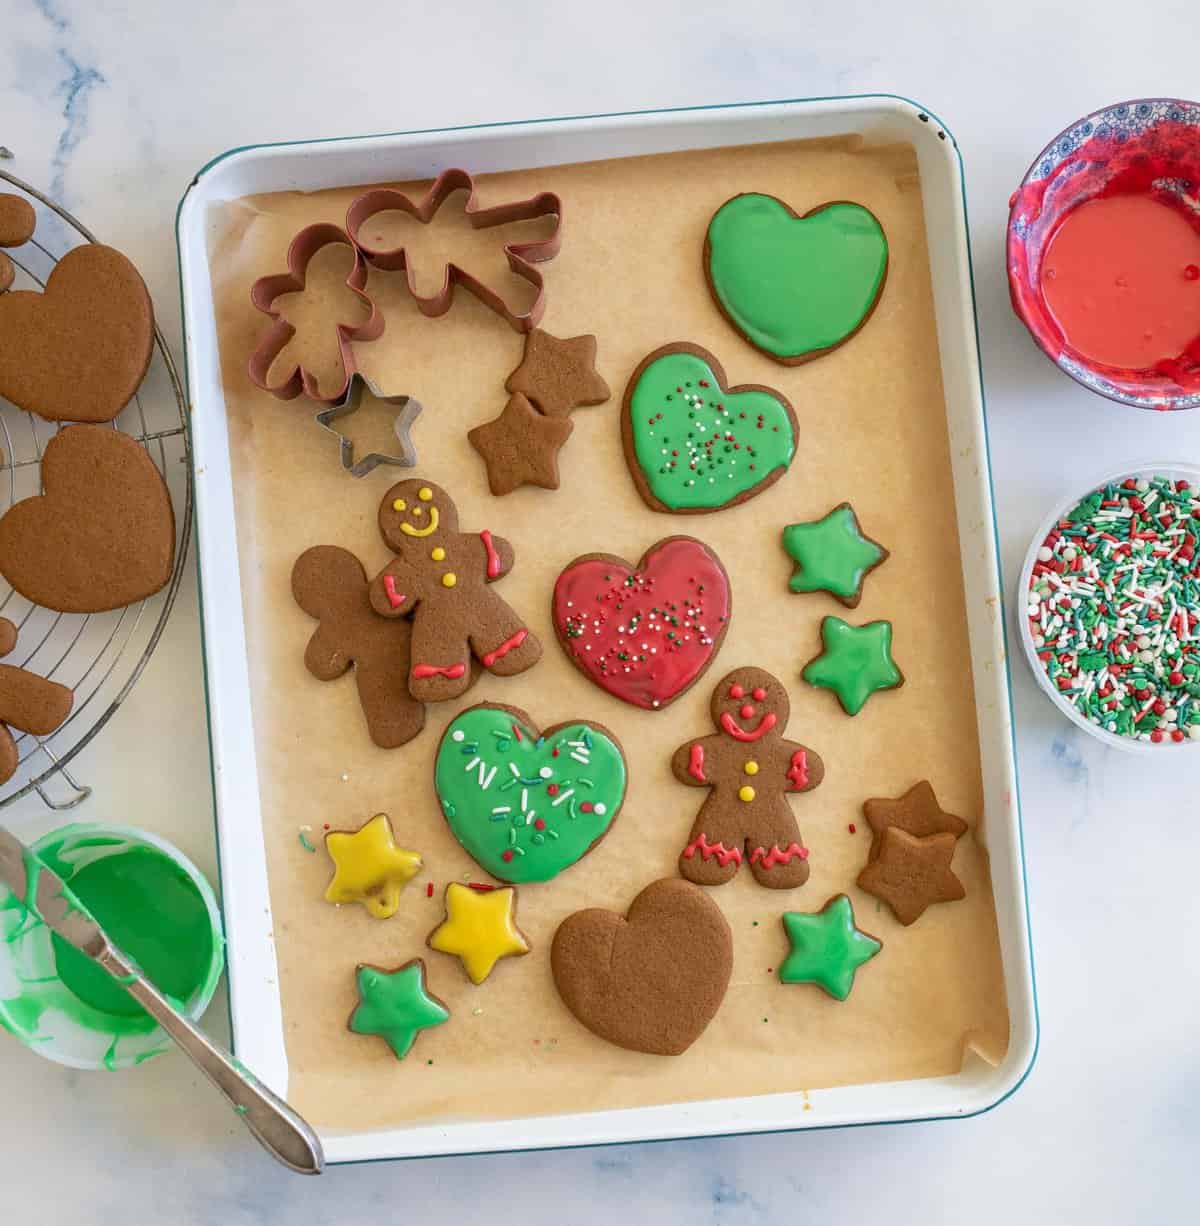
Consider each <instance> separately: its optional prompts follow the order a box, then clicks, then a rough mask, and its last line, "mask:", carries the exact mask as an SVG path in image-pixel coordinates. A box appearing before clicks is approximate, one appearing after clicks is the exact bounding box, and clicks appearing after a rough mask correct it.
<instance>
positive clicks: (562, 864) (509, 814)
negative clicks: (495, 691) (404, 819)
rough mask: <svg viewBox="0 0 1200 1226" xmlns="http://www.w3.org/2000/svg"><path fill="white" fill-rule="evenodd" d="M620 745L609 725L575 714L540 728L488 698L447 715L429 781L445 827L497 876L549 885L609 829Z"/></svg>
mask: <svg viewBox="0 0 1200 1226" xmlns="http://www.w3.org/2000/svg"><path fill="white" fill-rule="evenodd" d="M627 779H628V774H627V771H626V768H625V756H624V754H623V753H622V752H621V746H620V744H619V743H618V742H617V739H616V737H614V736H613V734H612V733H611V732H609V731H608V729H607V728H603V727H601V725H599V724H593V723H587V722H585V721H583V720H573V721H571V722H569V723H565V724H556V725H555V726H554V727H553V728H547V729H546V731H545V732H538V730H537V727H536V725H535V724H534V723H533V721H532V720H531V719H530V718H529V716H528V715H526V714H525V712H524V711H520V710H517V709H516V708H515V707H505V706H500V705H498V704H493V703H481V704H480V705H479V706H475V707H469V708H468V709H467V710H465V711H463V712H461V713H460V714H459V715H456V716H455V717H454V719H452V720H451V721H450V724H449V725H448V726H447V728H446V731H445V732H444V733H443V734H442V740H441V743H440V744H439V745H438V752H437V760H436V762H435V764H434V781H435V783H436V786H437V794H438V802H439V804H440V805H441V808H442V813H443V814H444V815H445V818H446V823H447V824H448V825H449V827H450V831H451V833H452V834H453V835H454V837H455V838H456V839H457V840H458V841H459V842H460V843H461V844H462V845H463V847H464V848H465V849H466V851H467V852H468V853H469V854H470V855H471V856H472V857H473V858H474V859H475V860H476V861H477V862H478V864H479V865H480V867H482V868H483V869H484V870H485V871H487V872H489V873H491V875H492V876H493V877H497V878H499V879H500V880H501V881H509V882H513V883H517V884H520V883H523V882H526V881H549V880H550V878H551V877H555V876H557V875H558V874H559V873H561V872H562V870H563V869H565V868H570V867H571V865H572V864H574V863H575V862H576V861H577V860H581V859H582V858H583V857H584V856H586V855H587V853H588V852H589V851H591V850H592V848H593V847H594V846H595V845H596V843H597V842H598V841H599V840H600V839H601V838H602V837H603V836H604V835H605V834H607V833H608V830H609V828H610V827H611V826H612V824H613V822H614V821H615V820H616V817H617V814H618V813H619V812H620V809H621V804H622V802H623V801H624V799H625V787H626V783H627Z"/></svg>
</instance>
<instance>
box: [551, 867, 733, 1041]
mask: <svg viewBox="0 0 1200 1226" xmlns="http://www.w3.org/2000/svg"><path fill="white" fill-rule="evenodd" d="M550 966H551V970H552V971H553V973H554V982H555V985H556V986H557V988H558V993H559V995H560V996H561V997H562V999H563V1003H564V1004H565V1005H566V1006H567V1008H568V1009H570V1010H571V1012H572V1013H573V1014H574V1015H575V1016H576V1017H577V1018H578V1019H579V1020H580V1021H581V1022H582V1023H583V1024H584V1025H585V1026H586V1027H587V1028H588V1029H589V1030H590V1031H591V1032H592V1033H593V1034H596V1035H599V1036H600V1038H602V1039H606V1040H607V1041H608V1042H609V1043H615V1044H616V1045H617V1046H618V1047H627V1048H629V1049H630V1050H631V1051H644V1052H648V1053H650V1054H651V1055H657V1056H678V1055H680V1054H681V1053H682V1052H685V1051H687V1049H688V1048H689V1047H690V1046H691V1045H692V1044H693V1043H694V1042H695V1041H696V1040H697V1039H698V1038H699V1037H700V1036H701V1034H703V1033H704V1028H705V1027H706V1026H707V1025H708V1023H709V1022H711V1021H712V1019H713V1017H714V1015H715V1014H716V1012H717V1009H718V1008H720V1005H721V1001H722V1000H723V999H724V998H725V990H726V988H728V986H729V976H730V973H731V971H732V970H733V934H732V933H731V932H730V930H729V924H728V923H727V922H726V920H725V917H724V915H722V914H721V911H720V908H719V907H718V906H717V905H716V903H714V902H713V901H712V899H710V898H709V896H708V895H707V894H706V893H705V892H704V891H703V890H702V889H700V887H699V886H695V885H692V884H691V883H690V882H688V881H681V880H679V879H678V878H674V877H667V878H664V879H663V880H662V881H656V882H654V883H653V884H652V885H648V886H647V887H646V888H645V889H644V890H643V891H642V892H641V893H640V894H639V895H638V896H637V897H636V898H635V899H634V900H633V905H632V906H631V907H630V908H629V912H628V914H627V915H624V916H621V915H617V914H616V912H614V911H605V910H603V909H601V908H599V907H592V908H589V909H588V910H586V911H576V912H575V914H574V915H569V916H568V917H567V918H566V919H565V920H564V921H563V922H562V924H560V925H559V929H558V931H557V932H556V933H555V934H554V944H553V946H552V947H551V950H550Z"/></svg>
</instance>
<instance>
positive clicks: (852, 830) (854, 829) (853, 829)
mask: <svg viewBox="0 0 1200 1226" xmlns="http://www.w3.org/2000/svg"><path fill="white" fill-rule="evenodd" d="M850 833H851V834H857V833H858V827H857V826H856V825H855V824H854V823H853V822H851V823H850Z"/></svg>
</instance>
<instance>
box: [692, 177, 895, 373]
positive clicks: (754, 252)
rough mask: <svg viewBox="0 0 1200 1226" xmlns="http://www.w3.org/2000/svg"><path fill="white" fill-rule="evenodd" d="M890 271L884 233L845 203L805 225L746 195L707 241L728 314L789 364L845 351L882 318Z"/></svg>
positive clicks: (820, 209)
mask: <svg viewBox="0 0 1200 1226" xmlns="http://www.w3.org/2000/svg"><path fill="white" fill-rule="evenodd" d="M887 271H888V242H887V236H886V235H885V234H884V232H883V227H882V226H881V225H880V224H879V221H878V219H877V218H876V217H875V215H874V214H873V213H872V212H871V211H870V210H869V209H866V208H864V207H863V206H862V205H861V204H854V203H852V202H850V201H846V200H836V201H833V202H831V203H828V204H820V205H818V206H817V207H816V208H814V209H811V210H810V211H809V212H807V213H805V214H804V215H803V216H802V217H801V216H799V215H798V214H797V213H795V212H793V211H792V209H791V208H789V207H788V205H786V204H785V203H784V202H783V201H782V200H777V199H776V198H775V197H774V196H767V195H763V194H762V193H760V192H746V193H744V194H743V195H740V196H734V197H733V199H732V200H727V201H726V202H725V203H724V204H723V205H721V207H720V208H719V209H718V210H717V211H716V213H714V214H713V218H712V221H710V222H709V224H708V233H707V236H706V237H705V240H704V272H705V276H706V277H707V278H708V285H709V288H710V289H711V290H712V295H713V298H714V299H715V300H716V304H717V306H718V307H719V308H720V310H721V314H723V315H724V316H725V318H726V319H728V320H729V322H730V323H731V324H732V325H733V326H734V327H735V328H736V329H737V330H738V332H740V333H741V334H742V336H744V337H745V338H746V340H748V341H749V342H750V344H752V345H753V346H754V347H755V348H756V349H759V350H761V351H762V352H763V353H765V354H766V355H767V357H769V358H774V360H775V361H776V362H782V363H783V364H784V365H786V366H798V365H799V364H800V363H801V362H810V361H812V359H813V358H819V357H820V356H821V355H822V354H825V353H828V352H829V351H830V350H831V349H836V348H837V347H838V346H839V345H844V344H845V343H846V341H848V340H849V339H850V338H851V337H852V336H853V335H854V334H855V333H856V332H857V331H858V330H859V329H860V328H861V327H862V326H863V324H865V323H866V322H867V320H868V319H869V318H870V316H871V312H872V311H874V310H875V306H876V304H877V303H878V302H879V296H880V295H881V294H882V293H883V285H884V282H885V281H886V280H887Z"/></svg>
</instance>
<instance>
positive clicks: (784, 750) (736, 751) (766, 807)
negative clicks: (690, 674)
mask: <svg viewBox="0 0 1200 1226" xmlns="http://www.w3.org/2000/svg"><path fill="white" fill-rule="evenodd" d="M710 710H711V712H712V719H713V723H714V724H716V726H717V729H718V732H717V734H716V735H715V736H703V737H698V738H696V739H695V740H692V741H688V742H687V743H686V744H685V745H680V747H679V748H678V749H677V750H676V751H675V754H674V756H673V757H672V759H671V770H672V771H673V772H674V775H675V778H676V779H678V780H679V782H680V783H686V784H688V785H689V786H690V787H700V788H710V789H711V794H710V795H709V797H708V799H707V800H706V801H705V802H704V804H703V805H702V806H701V807H700V812H699V813H698V814H697V815H696V820H695V822H694V823H693V825H692V832H691V834H690V835H689V836H688V843H687V846H686V847H685V848H684V849H683V852H682V854H681V855H680V857H679V871H680V873H681V874H682V875H683V876H684V877H686V878H687V879H688V880H689V881H694V882H696V884H697V885H722V884H723V883H724V882H726V881H728V880H730V878H732V877H733V876H734V875H735V874H736V873H737V871H738V869H739V868H740V867H741V865H742V861H743V860H748V861H749V863H750V871H751V872H752V873H753V874H754V877H755V880H756V881H757V882H758V883H759V885H765V886H769V887H770V888H772V889H778V890H786V889H790V888H792V887H793V886H798V885H803V884H804V883H805V882H806V881H807V880H808V848H806V847H805V846H804V844H803V842H802V840H801V838H800V830H799V827H798V826H797V825H796V818H795V815H794V814H793V813H792V809H791V806H790V805H789V804H788V800H787V794H788V793H789V792H808V791H811V790H812V789H813V788H815V787H816V786H817V785H818V784H819V783H820V782H821V780H822V779H823V778H824V775H825V767H824V764H823V763H822V761H821V758H820V756H819V755H818V754H816V753H815V752H814V751H813V750H811V749H809V748H808V747H807V746H805V745H800V744H798V743H797V742H796V741H789V740H786V739H785V738H784V736H783V730H784V728H785V727H786V726H787V722H788V715H789V713H790V711H791V704H790V702H789V700H788V696H787V690H785V689H784V687H783V685H782V684H781V683H780V682H779V681H777V680H776V679H775V678H774V677H772V676H771V674H770V673H767V672H764V671H763V670H762V669H761V668H737V669H734V671H733V672H731V673H730V674H729V675H728V676H727V677H725V678H723V679H722V680H721V681H719V682H718V683H717V687H716V689H715V690H713V696H712V703H711V707H710Z"/></svg>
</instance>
